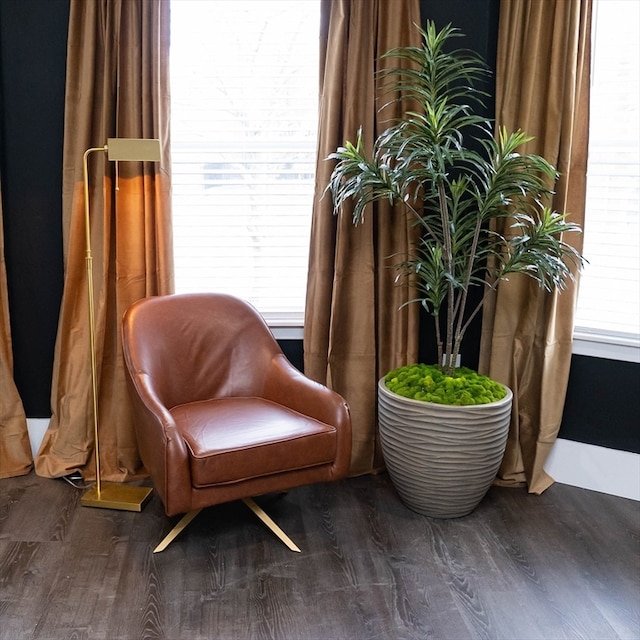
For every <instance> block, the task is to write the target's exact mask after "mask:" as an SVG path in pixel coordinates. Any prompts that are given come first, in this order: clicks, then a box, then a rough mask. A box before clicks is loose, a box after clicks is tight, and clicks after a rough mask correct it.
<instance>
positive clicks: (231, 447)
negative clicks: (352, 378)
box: [123, 293, 351, 551]
mask: <svg viewBox="0 0 640 640" xmlns="http://www.w3.org/2000/svg"><path fill="white" fill-rule="evenodd" d="M123 348H124V358H125V362H126V368H127V371H128V380H129V383H130V385H129V386H130V390H131V397H132V402H133V415H134V422H135V429H136V436H137V441H138V448H139V450H140V457H141V458H142V461H143V463H144V465H145V467H146V469H147V471H148V473H149V475H150V476H151V480H152V483H153V486H154V488H155V490H156V491H157V492H158V494H159V495H160V498H161V500H162V502H163V504H164V507H165V511H166V513H167V515H168V516H172V515H176V514H181V513H186V515H185V516H184V518H183V519H182V520H181V521H180V522H179V523H178V524H177V525H176V526H175V527H174V529H173V530H172V531H171V532H170V533H169V534H168V535H167V536H166V538H165V539H164V540H163V541H162V542H161V543H160V544H159V545H158V547H157V548H156V551H162V550H163V549H164V548H166V546H167V545H168V544H169V543H170V542H171V540H173V538H175V536H176V535H178V533H180V531H182V529H184V527H185V526H186V525H187V524H188V523H189V522H190V521H191V520H192V519H193V518H194V517H195V516H196V515H197V514H198V512H199V511H200V510H201V509H202V508H204V507H208V506H212V505H215V504H220V503H223V502H228V501H232V500H237V499H242V500H244V502H245V503H246V504H247V505H248V506H249V507H250V508H251V509H252V510H253V511H254V512H255V513H256V514H257V515H258V516H259V517H260V518H261V519H262V520H263V522H265V524H267V525H268V526H269V527H270V528H271V529H272V530H273V531H274V532H275V533H276V534H277V535H278V536H279V537H280V538H281V540H283V542H285V544H287V545H288V546H289V548H291V549H293V550H295V551H299V549H298V548H297V547H296V546H295V545H294V544H293V543H292V542H291V540H290V539H289V538H288V537H287V536H286V534H284V532H282V531H281V530H280V529H279V528H278V527H277V525H275V523H273V521H271V520H270V519H269V517H268V516H267V515H266V514H265V513H264V512H263V511H262V509H261V508H260V507H258V505H257V504H256V503H255V502H254V501H253V500H252V499H251V496H257V495H262V494H266V493H271V492H280V491H286V490H288V489H292V488H294V487H298V486H301V485H307V484H312V483H316V482H326V481H330V480H337V479H339V478H343V477H345V476H346V475H347V472H348V469H349V462H350V456H351V419H350V416H349V409H348V407H347V404H346V403H345V401H344V399H343V398H342V397H340V396H339V395H338V394H337V393H335V392H334V391H331V390H330V389H328V388H327V387H325V386H323V385H321V384H318V383H316V382H313V381H312V380H310V379H309V378H307V377H305V376H304V375H303V374H302V373H300V372H299V371H298V370H297V369H296V368H295V367H294V366H293V365H292V364H290V362H289V361H288V360H287V359H286V357H285V356H284V354H283V353H282V351H281V349H280V347H279V345H278V343H277V342H276V341H275V339H274V338H273V336H272V334H271V332H270V330H269V328H268V327H267V325H266V324H265V322H264V320H263V319H262V317H261V316H260V315H259V314H258V312H257V311H256V310H255V309H254V308H253V307H252V306H251V305H249V304H248V303H246V302H244V301H242V300H239V299H237V298H234V297H232V296H229V295H224V294H214V293H205V294H181V295H170V296H159V297H152V298H145V299H143V300H140V301H138V302H136V303H135V304H133V306H131V307H130V308H129V309H128V310H127V312H126V313H125V316H124V320H123Z"/></svg>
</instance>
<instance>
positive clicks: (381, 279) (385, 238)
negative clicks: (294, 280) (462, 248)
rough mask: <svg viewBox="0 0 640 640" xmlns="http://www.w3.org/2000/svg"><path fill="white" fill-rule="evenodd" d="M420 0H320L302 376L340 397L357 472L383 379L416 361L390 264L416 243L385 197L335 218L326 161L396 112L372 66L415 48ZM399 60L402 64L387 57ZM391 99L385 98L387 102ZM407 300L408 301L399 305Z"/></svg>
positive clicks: (372, 465) (367, 458)
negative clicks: (357, 215) (393, 51)
mask: <svg viewBox="0 0 640 640" xmlns="http://www.w3.org/2000/svg"><path fill="white" fill-rule="evenodd" d="M419 24H420V6H419V0H407V1H403V2H387V1H385V0H323V2H322V4H321V43H320V47H321V48H320V67H321V68H320V124H319V136H318V159H317V167H316V187H315V198H314V207H313V219H312V228H311V242H310V258H309V274H308V288H307V301H306V309H305V329H304V366H305V373H306V374H307V375H308V376H310V377H311V378H314V379H316V380H318V381H320V382H322V383H324V384H327V385H329V386H330V387H332V388H333V389H335V390H336V391H338V392H339V393H340V394H342V395H343V396H344V397H345V399H346V400H347V402H348V403H349V406H350V408H351V414H352V420H353V452H352V461H351V470H350V473H351V474H352V475H357V474H363V473H369V472H371V471H375V470H376V469H379V468H381V467H382V464H383V463H382V456H381V452H380V447H379V442H378V435H377V417H376V397H377V389H376V385H377V380H378V379H379V378H380V377H381V376H382V375H384V373H386V372H387V371H388V370H389V369H391V368H393V367H396V366H400V365H402V364H406V363H408V362H412V361H415V359H416V358H417V353H418V309H417V306H416V305H409V306H405V307H402V305H403V303H405V302H407V301H408V300H409V299H411V295H410V292H409V291H408V289H407V288H406V287H400V286H398V285H397V284H396V283H395V271H394V269H393V265H394V264H396V263H397V262H400V261H401V259H402V258H401V257H402V256H406V255H407V253H408V251H409V250H410V247H411V246H412V245H413V243H414V242H415V231H416V230H415V229H414V228H413V226H412V225H411V221H410V220H409V219H408V218H406V217H403V216H404V215H405V214H404V213H401V212H399V211H394V210H393V209H392V208H390V207H389V206H386V205H385V204H384V203H379V204H377V205H376V210H375V213H374V210H373V209H370V210H369V211H368V212H367V214H366V219H365V222H364V223H363V224H362V225H360V226H358V227H355V228H354V227H353V224H352V221H351V215H350V212H349V211H345V212H344V214H342V215H339V216H334V215H333V206H332V202H331V197H330V195H329V194H326V195H325V196H324V197H323V193H324V190H325V187H326V185H327V183H328V181H329V176H330V174H331V170H332V168H333V163H331V162H329V161H327V160H326V158H327V156H328V155H329V154H330V153H332V152H333V151H335V150H336V149H337V147H338V146H340V145H342V144H344V142H345V140H355V137H356V133H357V131H358V128H359V127H362V131H363V134H364V140H365V144H366V145H367V146H368V148H369V150H371V148H372V146H373V141H374V139H375V138H376V137H377V136H378V135H379V134H380V133H381V132H382V131H383V130H384V129H385V128H386V127H388V126H389V124H390V119H391V118H393V117H394V115H397V114H398V111H397V109H398V105H397V104H396V105H394V106H391V107H389V108H385V109H384V111H383V112H382V113H378V109H379V108H380V107H381V106H382V104H384V103H385V102H386V100H385V96H384V94H383V93H382V91H381V89H380V86H379V81H377V79H376V72H377V71H378V70H379V69H380V68H381V64H382V63H381V61H379V60H378V57H379V56H380V55H381V54H383V53H384V52H386V51H387V50H389V49H390V48H392V47H397V46H404V45H410V44H414V45H419V43H420V37H419V33H418V30H417V29H416V27H415V25H419ZM391 63H392V64H396V65H397V64H398V61H391ZM388 97H389V96H386V99H388ZM401 307H402V308H401Z"/></svg>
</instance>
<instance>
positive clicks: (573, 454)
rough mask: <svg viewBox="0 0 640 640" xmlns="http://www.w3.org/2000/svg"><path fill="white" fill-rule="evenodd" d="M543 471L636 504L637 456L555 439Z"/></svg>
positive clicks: (42, 426)
mask: <svg viewBox="0 0 640 640" xmlns="http://www.w3.org/2000/svg"><path fill="white" fill-rule="evenodd" d="M48 426H49V418H27V428H28V429H29V440H30V442H31V450H32V452H33V455H34V456H35V454H36V453H37V451H38V449H39V448H40V443H41V442H42V438H43V437H44V434H45V431H46V430H47V427H48ZM545 471H546V472H547V473H548V474H549V475H550V476H551V477H552V478H553V479H554V480H555V481H556V482H559V483H561V484H568V485H571V486H573V487H582V488H583V489H591V490H592V491H599V492H601V493H608V494H610V495H613V496H620V497H622V498H630V499H631V500H639V501H640V454H637V453H629V452H628V451H618V450H616V449H607V448H606V447H597V446H595V445H591V444H583V443H581V442H573V441H572V440H563V439H560V438H559V439H558V440H557V441H556V443H555V445H554V446H553V449H552V450H551V454H550V455H549V459H548V460H547V464H546V465H545Z"/></svg>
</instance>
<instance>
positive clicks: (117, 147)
mask: <svg viewBox="0 0 640 640" xmlns="http://www.w3.org/2000/svg"><path fill="white" fill-rule="evenodd" d="M96 151H102V152H103V153H106V154H107V159H108V160H111V161H115V162H119V161H149V162H159V161H160V141H159V140H152V139H143V138H109V139H108V140H107V144H106V145H105V146H104V147H93V148H91V149H87V150H86V151H85V152H84V156H83V170H84V222H85V233H86V265H87V290H88V303H89V342H90V350H91V399H92V413H93V437H94V452H95V464H96V482H95V484H94V485H93V486H92V487H91V488H90V489H88V490H87V492H86V493H85V494H84V495H83V496H82V498H81V499H80V504H82V505H83V506H85V507H102V508H104V509H119V510H123V511H141V510H142V507H143V506H144V504H145V503H146V502H147V500H148V499H149V498H150V496H151V492H152V489H151V488H149V487H137V486H131V485H124V484H103V483H102V479H101V477H100V440H99V433H98V376H97V369H96V344H95V329H96V327H95V307H94V300H93V256H92V253H91V218H90V215H89V214H90V208H89V156H90V155H91V154H92V153H94V152H96Z"/></svg>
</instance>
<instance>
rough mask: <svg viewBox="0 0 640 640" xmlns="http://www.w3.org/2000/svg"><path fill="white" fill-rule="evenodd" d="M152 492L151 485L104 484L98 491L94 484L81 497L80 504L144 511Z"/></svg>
mask: <svg viewBox="0 0 640 640" xmlns="http://www.w3.org/2000/svg"><path fill="white" fill-rule="evenodd" d="M152 492H153V489H152V488H151V487H132V486H130V485H125V484H103V485H102V487H101V489H100V492H98V487H97V486H96V485H93V487H91V488H90V489H89V490H88V491H87V492H86V493H85V494H84V495H83V496H82V498H80V504H81V505H82V506H83V507H99V508H102V509H118V510H119V511H142V507H144V505H145V504H146V503H147V501H148V500H149V498H150V497H151V493H152Z"/></svg>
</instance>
